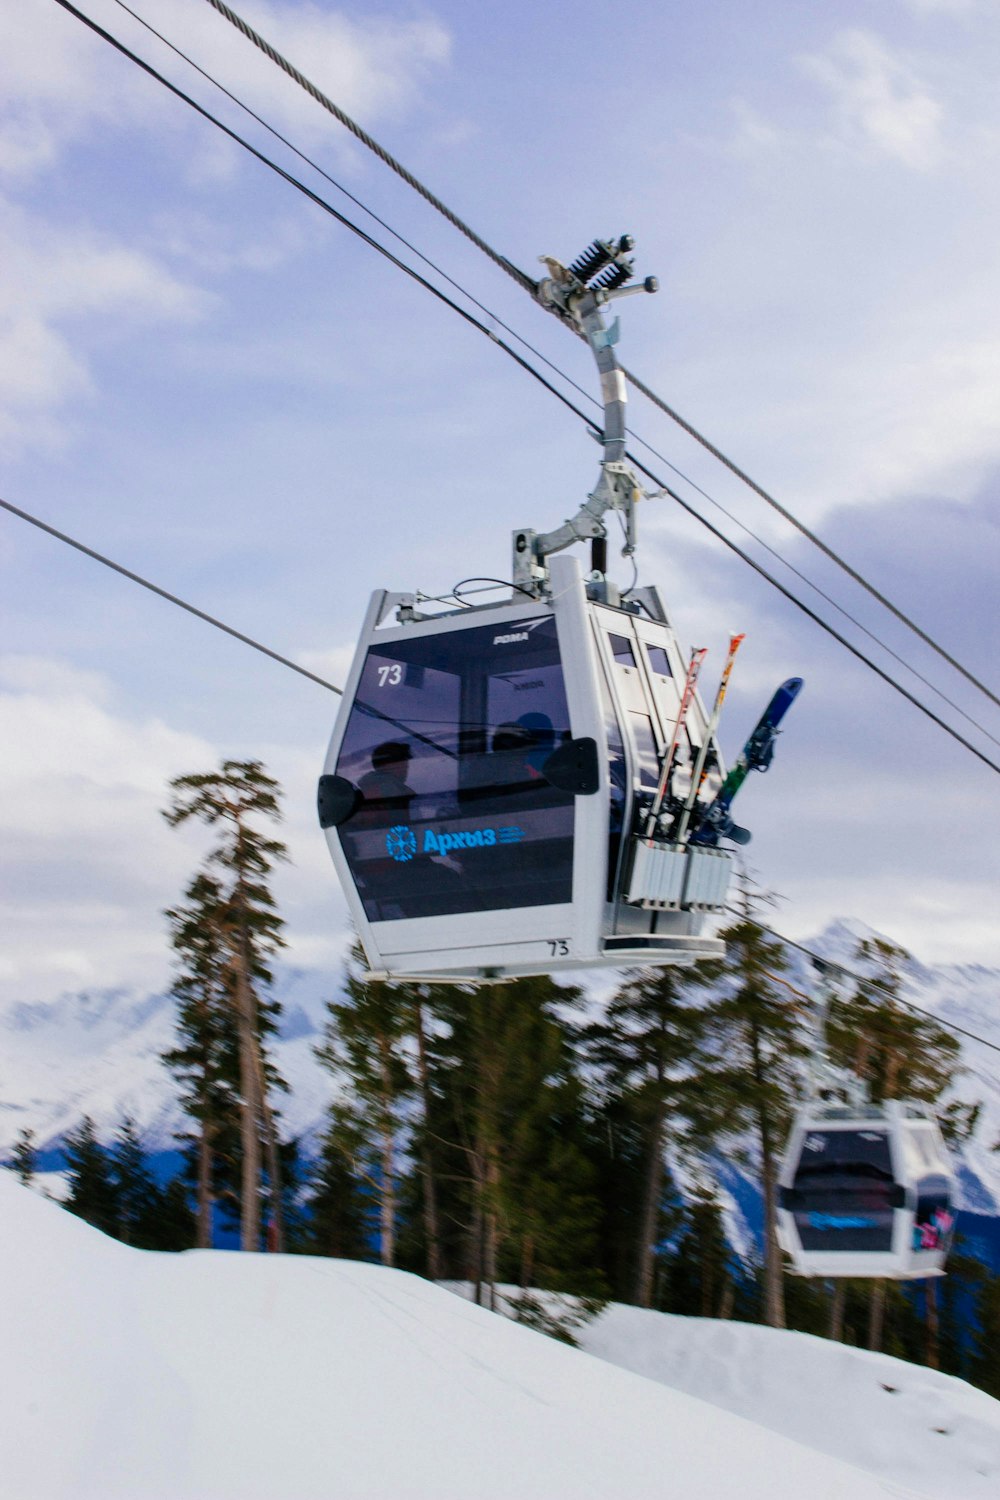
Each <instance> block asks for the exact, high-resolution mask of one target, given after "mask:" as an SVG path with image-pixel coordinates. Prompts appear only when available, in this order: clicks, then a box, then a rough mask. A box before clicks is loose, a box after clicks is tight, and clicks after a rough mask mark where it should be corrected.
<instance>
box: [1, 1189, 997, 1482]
mask: <svg viewBox="0 0 1000 1500" xmlns="http://www.w3.org/2000/svg"><path fill="white" fill-rule="evenodd" d="M0 1214H2V1218H3V1223H4V1235H3V1238H2V1242H0V1278H2V1282H0V1284H2V1286H3V1296H2V1298H0V1309H2V1311H0V1475H2V1480H0V1488H2V1492H3V1494H4V1496H5V1497H9V1500H98V1497H99V1500H320V1497H322V1500H408V1497H409V1500H416V1497H428V1500H430V1497H434V1500H459V1497H461V1500H501V1497H503V1500H522V1497H523V1500H534V1497H537V1500H542V1497H544V1500H561V1497H566V1500H570V1497H572V1500H590V1497H594V1500H596V1497H608V1500H610V1497H615V1500H617V1497H620V1496H627V1497H629V1500H643V1497H647V1496H648V1497H653V1496H657V1497H663V1496H664V1495H666V1494H671V1495H683V1496H684V1497H685V1500H721V1497H725V1496H730V1495H738V1496H739V1497H740V1500H802V1497H804V1496H808V1497H809V1500H874V1497H882V1500H885V1497H887V1496H894V1497H897V1500H899V1497H903V1496H906V1495H914V1494H922V1495H931V1494H933V1495H935V1496H937V1497H955V1500H958V1497H964V1496H966V1495H968V1496H973V1495H976V1496H978V1495H986V1494H994V1495H995V1494H996V1492H997V1484H998V1479H1000V1405H998V1404H997V1403H995V1402H991V1401H990V1400H989V1398H987V1397H985V1396H977V1394H976V1393H973V1392H969V1390H968V1388H967V1387H965V1386H963V1385H962V1384H961V1383H960V1382H955V1381H938V1380H936V1379H935V1377H933V1376H928V1375H926V1374H925V1373H924V1372H913V1375H912V1383H911V1385H910V1386H908V1387H907V1391H908V1395H912V1396H913V1397H914V1399H913V1400H912V1401H910V1400H908V1404H906V1405H905V1406H904V1405H902V1404H901V1405H900V1407H899V1409H900V1410H901V1411H903V1412H904V1418H903V1419H902V1421H901V1425H899V1426H898V1427H896V1428H894V1429H893V1431H892V1434H891V1437H890V1439H888V1440H887V1444H886V1446H887V1448H893V1449H897V1448H898V1451H897V1457H898V1467H897V1468H895V1469H894V1468H893V1466H892V1463H891V1461H890V1459H891V1455H888V1454H887V1455H883V1459H884V1461H883V1463H882V1469H883V1474H884V1475H886V1476H894V1477H881V1476H876V1475H873V1474H872V1473H869V1472H865V1471H864V1465H865V1464H866V1462H868V1461H869V1460H870V1457H871V1452H870V1450H871V1443H870V1442H869V1441H868V1439H867V1435H866V1433H863V1432H862V1431H859V1423H860V1426H861V1427H862V1428H865V1429H867V1428H868V1427H870V1426H871V1425H873V1421H877V1422H878V1423H879V1424H881V1423H882V1421H883V1416H882V1413H881V1412H878V1413H877V1416H874V1417H873V1419H870V1420H866V1419H865V1415H864V1408H865V1404H866V1401H867V1400H868V1394H867V1393H868V1391H869V1390H870V1383H869V1384H868V1385H866V1386H864V1388H863V1389H862V1391H861V1392H860V1393H855V1392H854V1391H853V1389H850V1390H845V1383H846V1385H847V1386H848V1387H851V1388H853V1386H854V1384H855V1383H856V1382H857V1381H858V1380H859V1379H860V1378H861V1374H862V1372H863V1371H864V1362H863V1361H862V1362H860V1363H857V1362H852V1361H850V1360H848V1361H847V1362H846V1363H845V1362H844V1361H843V1360H842V1359H841V1351H839V1350H838V1349H836V1347H835V1346H824V1347H825V1352H826V1354H827V1355H828V1356H829V1357H828V1358H827V1359H826V1360H824V1358H823V1357H822V1354H821V1353H820V1352H817V1351H813V1350H812V1347H811V1346H812V1344H813V1343H814V1342H816V1341H808V1340H807V1341H804V1345H805V1346H808V1347H809V1351H810V1352H809V1354H808V1356H806V1355H801V1356H800V1354H799V1353H798V1352H797V1351H798V1350H799V1348H800V1346H803V1341H802V1340H801V1339H800V1337H799V1336H797V1335H787V1336H784V1337H783V1338H782V1337H781V1336H778V1341H777V1342H774V1341H772V1342H771V1343H768V1341H767V1340H766V1339H765V1340H763V1341H761V1340H755V1341H754V1342H753V1343H752V1344H751V1343H748V1342H746V1341H745V1340H744V1341H741V1334H742V1333H743V1332H744V1331H743V1330H737V1329H735V1328H734V1327H730V1328H729V1329H727V1330H724V1331H725V1332H728V1333H729V1334H730V1335H731V1336H734V1343H733V1347H732V1349H730V1350H729V1351H728V1352H727V1351H726V1350H724V1349H722V1348H720V1347H714V1348H709V1347H707V1346H705V1344H704V1340H703V1331H702V1327H701V1325H700V1324H697V1323H696V1324H695V1325H693V1327H694V1334H695V1337H694V1339H693V1340H692V1342H691V1344H690V1351H691V1352H690V1358H689V1360H688V1363H687V1376H686V1378H687V1379H688V1380H689V1381H690V1382H691V1383H693V1384H698V1383H699V1382H700V1383H701V1384H702V1385H704V1386H705V1387H706V1391H710V1392H711V1394H712V1397H713V1401H712V1403H710V1402H708V1401H705V1400H698V1399H696V1398H695V1397H694V1396H691V1395H688V1394H685V1393H683V1392H682V1391H679V1390H675V1389H671V1388H669V1387H668V1386H667V1385H665V1384H662V1383H660V1378H661V1377H662V1375H663V1368H660V1369H658V1370H657V1371H654V1372H652V1373H655V1374H656V1377H657V1378H655V1379H648V1378H644V1376H643V1375H640V1374H634V1373H631V1372H629V1371H627V1370H624V1369H620V1368H616V1366H615V1365H614V1364H611V1363H606V1362H605V1361H603V1360H600V1359H596V1358H594V1357H592V1356H591V1355H588V1354H585V1353H581V1352H579V1351H576V1350H572V1349H568V1348H565V1347H564V1346H562V1345H559V1344H557V1343H554V1342H553V1341H551V1340H549V1339H546V1338H545V1337H543V1336H542V1335H540V1334H536V1333H533V1332H531V1331H529V1330H527V1329H524V1328H521V1327H518V1326H516V1325H514V1324H512V1323H510V1322H508V1321H506V1320H505V1319H502V1318H498V1317H496V1316H494V1315H492V1314H490V1313H487V1312H484V1311H482V1310H481V1309H479V1308H476V1307H472V1306H470V1305H469V1304H468V1303H467V1302H463V1301H460V1300H459V1299H457V1298H455V1297H453V1296H451V1295H450V1294H449V1293H448V1292H446V1291H443V1290H441V1289H439V1288H436V1287H433V1286H431V1285H429V1284H428V1283H426V1282H423V1281H421V1280H419V1279H418V1278H416V1277H413V1276H408V1275H405V1274H403V1273H401V1272H394V1271H385V1270H382V1269H380V1268H378V1267H374V1266H363V1265H357V1264H352V1263H349V1262H343V1261H324V1260H314V1259H305V1258H289V1259H285V1258H284V1257H278V1256H273V1257H271V1256H245V1255H235V1254H226V1253H220V1252H189V1253H188V1254H185V1255H176V1256H171V1255H154V1254H149V1253H146V1252H142V1251H136V1250H129V1249H127V1248H126V1247H124V1246H121V1245H118V1244H116V1243H114V1242H112V1241H110V1240H108V1239H106V1238H105V1237H104V1236H103V1235H101V1234H99V1233H98V1232H97V1231H96V1230H93V1229H90V1228H89V1227H88V1226H87V1225H85V1224H83V1223H81V1222H80V1221H79V1220H76V1219H74V1218H73V1217H72V1216H70V1215H69V1214H67V1213H66V1212H65V1211H64V1210H63V1209H61V1208H59V1207H58V1206H57V1205H55V1204H53V1203H49V1202H46V1201H45V1200H43V1199H42V1198H41V1197H39V1196H38V1195H37V1194H35V1193H32V1192H30V1191H28V1190H27V1189H25V1188H22V1187H21V1186H20V1185H19V1184H18V1183H17V1182H16V1181H15V1180H14V1179H13V1177H12V1176H11V1175H10V1174H9V1173H4V1172H0ZM628 1311H629V1310H628V1309H616V1310H615V1316H614V1318H612V1319H611V1320H610V1321H609V1322H608V1323H607V1324H606V1325H605V1326H606V1331H607V1333H608V1335H609V1336H611V1337H612V1341H613V1342H614V1341H615V1340H619V1341H624V1343H625V1344H628V1345H630V1346H633V1347H634V1350H635V1351H636V1352H638V1351H639V1350H640V1349H641V1348H645V1349H646V1351H647V1353H649V1358H650V1361H651V1362H652V1363H656V1361H655V1359H654V1357H653V1353H652V1352H650V1351H652V1350H653V1345H654V1344H655V1343H656V1338H655V1337H654V1336H653V1335H652V1334H649V1333H643V1334H642V1335H641V1337H640V1335H639V1334H638V1333H633V1332H630V1331H629V1329H628V1328H627V1326H626V1325H624V1324H620V1325H619V1319H618V1314H619V1313H621V1314H626V1315H627V1313H628ZM640 1316H641V1315H640ZM649 1318H650V1315H646V1322H645V1323H644V1324H643V1325H642V1326H643V1328H644V1329H646V1330H648V1329H650V1328H652V1327H654V1326H656V1324H655V1319H654V1321H653V1322H650V1321H649ZM668 1321H669V1323H670V1324H671V1330H670V1335H669V1341H670V1342H675V1341H676V1337H677V1332H676V1325H677V1324H678V1321H679V1320H668ZM681 1321H682V1320H681ZM597 1332H598V1330H597V1329H595V1335H596V1333H597ZM745 1332H747V1333H749V1334H751V1335H755V1334H756V1333H758V1332H759V1330H746V1331H745ZM620 1354H621V1349H620V1348H619V1350H618V1353H617V1354H616V1355H615V1357H616V1358H618V1357H620ZM748 1354H749V1356H750V1357H751V1358H752V1360H753V1363H754V1367H755V1369H756V1372H757V1378H758V1380H759V1383H760V1384H761V1385H766V1384H767V1382H769V1381H771V1380H774V1381H777V1380H779V1379H784V1378H785V1376H784V1373H783V1368H784V1365H785V1362H786V1360H789V1359H790V1360H792V1361H793V1362H795V1369H794V1371H793V1374H792V1378H789V1380H788V1382H787V1384H788V1390H789V1392H790V1395H791V1396H792V1397H795V1399H796V1400H797V1401H798V1402H799V1403H806V1404H808V1406H809V1408H810V1409H811V1410H815V1411H817V1412H819V1411H820V1410H823V1409H825V1410H826V1412H827V1413H828V1426H829V1427H830V1428H831V1429H833V1430H834V1431H837V1430H839V1432H840V1441H839V1446H838V1454H839V1456H837V1457H834V1456H831V1455H830V1453H829V1451H827V1452H823V1453H820V1452H818V1451H817V1449H816V1448H815V1447H808V1446H806V1445H805V1444H804V1443H800V1442H794V1441H792V1440H791V1439H790V1438H788V1437H784V1436H781V1435H779V1434H778V1433H777V1432H775V1431H772V1430H769V1427H770V1426H771V1425H773V1424H770V1423H769V1424H767V1425H761V1424H759V1423H757V1422H751V1421H747V1420H744V1419H743V1418H741V1417H739V1416H736V1415H733V1414H732V1413H731V1412H730V1411H724V1410H722V1409H721V1407H720V1406H719V1405H718V1404H714V1403H715V1402H716V1400H721V1401H724V1402H727V1403H728V1404H730V1405H732V1404H734V1391H735V1390H737V1389H738V1388H739V1387H740V1385H741V1384H742V1385H750V1384H752V1381H751V1380H750V1378H749V1375H748V1372H747V1370H746V1369H744V1362H745V1360H746V1358H747V1356H748ZM645 1357H646V1355H645V1354H644V1355H643V1358H644V1359H645ZM803 1361H806V1363H803ZM809 1361H811V1363H810V1362H809ZM682 1363H683V1362H682ZM673 1368H674V1373H675V1374H676V1373H677V1368H678V1364H677V1360H676V1358H675V1359H674V1366H673ZM699 1369H700V1370H701V1371H702V1373H701V1374H698V1373H697V1372H698V1370H699ZM893 1369H895V1370H899V1371H903V1372H906V1367H899V1366H896V1365H895V1364H894V1363H893ZM692 1372H693V1373H692ZM806 1378H808V1380H809V1382H810V1387H809V1389H808V1391H806V1390H803V1389H802V1384H803V1383H804V1381H805V1380H806ZM716 1386H718V1387H719V1389H716ZM921 1390H924V1391H927V1392H931V1393H933V1402H932V1404H933V1419H934V1420H936V1421H937V1420H940V1421H942V1422H947V1423H948V1424H949V1426H950V1427H951V1429H952V1431H951V1432H950V1435H949V1436H948V1437H947V1438H946V1437H942V1438H941V1448H940V1452H939V1456H938V1457H937V1458H936V1459H927V1458H922V1459H921V1463H922V1465H923V1468H922V1471H921V1475H920V1478H921V1483H920V1484H919V1485H917V1484H914V1483H913V1478H914V1475H913V1469H914V1462H913V1457H912V1455H913V1452H914V1451H915V1445H917V1444H918V1443H919V1442H920V1441H922V1430H923V1427H924V1426H926V1421H927V1417H928V1409H927V1407H926V1403H925V1404H924V1405H923V1406H922V1405H921V1398H920V1395H919V1393H920V1391H921ZM796 1393H797V1395H796ZM855 1394H857V1400H855ZM872 1410H873V1413H874V1410H875V1409H874V1407H873V1408H872ZM859 1413H860V1415H859ZM863 1438H864V1439H865V1440H864V1441H863V1440H862V1439H863ZM818 1446H819V1443H818V1442H817V1447H818ZM822 1446H824V1447H825V1448H826V1449H827V1450H829V1449H830V1447H831V1446H837V1445H833V1444H831V1441H830V1439H829V1435H826V1440H825V1441H824V1443H823V1445H822ZM921 1451H922V1450H921ZM977 1485H978V1488H977V1487H976V1486H977Z"/></svg>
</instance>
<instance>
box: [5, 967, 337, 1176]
mask: <svg viewBox="0 0 1000 1500" xmlns="http://www.w3.org/2000/svg"><path fill="white" fill-rule="evenodd" d="M335 990H336V985H334V984H332V983H331V984H330V985H329V986H328V987H327V988H324V986H323V983H322V981H320V980H319V979H318V977H317V976H315V975H311V974H305V973H298V972H295V971H289V970H286V971H285V972H283V973H282V974H280V976H279V980H278V984H277V987H276V992H275V993H276V995H277V998H278V999H279V1000H280V1001H281V1002H282V1005H283V1006H284V1016H283V1024H282V1032H281V1037H280V1039H279V1041H278V1042H277V1045H276V1048H275V1060H276V1062H277V1064H278V1067H279V1069H280V1070H281V1072H282V1074H283V1075H284V1077H285V1079H286V1080H287V1082H288V1084H289V1092H288V1094H287V1095H286V1096H283V1097H282V1099H281V1102H280V1106H279V1107H280V1112H281V1117H282V1121H283V1122H284V1129H285V1131H286V1132H288V1133H290V1134H292V1135H302V1134H306V1133H308V1132H309V1131H311V1130H312V1129H314V1128H315V1127H316V1126H317V1125H318V1124H319V1123H320V1121H321V1120H322V1118H323V1116H324V1113H325V1111H326V1109H327V1107H328V1105H329V1103H330V1100H331V1097H332V1092H333V1084H332V1080H331V1078H330V1075H329V1074H328V1073H326V1072H324V1070H323V1069H322V1068H321V1067H320V1065H319V1063H318V1062H317V1061H316V1058H315V1056H314V1052H313V1049H314V1047H315V1045H316V1043H317V1041H318V1040H319V1037H320V1034H321V1031H322V1027H323V1012H324V1002H325V996H326V995H332V994H333V993H335ZM174 1014H175V1005H174V1002H173V1000H172V999H171V997H170V996H169V995H166V994H160V995H136V994H133V993H129V992H128V991H124V990H84V991H82V992H78V993H73V994H69V993H68V994H64V995H61V996H60V997H59V999H58V1000H55V1001H52V1002H51V1003H48V1004H34V1005H17V1004H15V1005H13V1006H10V1007H9V1008H8V1009H7V1010H6V1011H3V1012H0V1158H2V1157H3V1156H4V1155H6V1154H7V1153H8V1152H9V1150H10V1148H11V1146H12V1145H13V1143H14V1141H15V1139H16V1137H17V1134H18V1132H19V1131H20V1130H22V1129H24V1128H28V1129H31V1130H33V1131H34V1132H35V1138H36V1144H37V1145H38V1147H39V1148H43V1149H44V1148H45V1147H47V1146H51V1145H55V1144H56V1143H58V1141H59V1140H60V1139H61V1137H62V1136H63V1135H64V1134H65V1132H66V1131H67V1130H71V1129H74V1128H75V1127H76V1126H77V1125H78V1124H79V1123H80V1120H81V1119H82V1117H83V1116H84V1115H85V1114H86V1115H89V1116H90V1117H91V1119H92V1120H93V1121H94V1122H95V1124H96V1126H97V1130H98V1134H99V1135H101V1136H102V1137H104V1138H110V1137H111V1135H113V1133H114V1131H115V1130H116V1129H117V1127H118V1125H119V1124H120V1123H121V1120H122V1117H123V1115H125V1114H129V1115H131V1116H132V1118H133V1119H134V1120H135V1121H136V1123H137V1124H138V1126H139V1130H140V1133H141V1135H142V1139H143V1143H144V1145H145V1146H146V1147H147V1149H148V1150H150V1151H169V1150H171V1149H173V1148H174V1146H175V1140H174V1136H175V1132H177V1131H179V1130H181V1129H183V1128H184V1116H183V1115H182V1113H181V1111H180V1108H179V1107H178V1103H177V1088H176V1084H175V1082H174V1079H173V1076H172V1075H171V1074H170V1073H169V1072H168V1071H167V1069H166V1068H165V1067H164V1065H163V1063H162V1061H161V1058H162V1055H163V1053H164V1052H165V1051H167V1050H168V1048H170V1047H171V1046H173V1045H174V1041H175V1037H174Z"/></svg>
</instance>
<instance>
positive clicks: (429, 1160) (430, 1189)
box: [415, 1000, 444, 1281]
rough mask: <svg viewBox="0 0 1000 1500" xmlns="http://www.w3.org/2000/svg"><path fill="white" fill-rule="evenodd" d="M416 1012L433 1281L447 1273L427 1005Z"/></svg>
mask: <svg viewBox="0 0 1000 1500" xmlns="http://www.w3.org/2000/svg"><path fill="white" fill-rule="evenodd" d="M415 1011H416V1033H417V1083H418V1087H419V1089H420V1106H421V1108H422V1110H423V1112H424V1134H423V1145H422V1147H421V1152H420V1169H421V1174H422V1176H423V1188H424V1192H423V1199H424V1239H425V1240H426V1241H427V1275H428V1276H429V1277H430V1279H431V1281H440V1280H441V1277H442V1276H443V1274H444V1272H443V1268H442V1264H441V1229H440V1222H439V1219H438V1206H437V1177H436V1175H435V1171H434V1153H433V1151H432V1149H431V1143H430V1136H429V1133H428V1132H429V1128H430V1127H429V1120H430V1084H429V1081H428V1073H427V1038H426V1035H425V1033H424V1008H423V1006H422V1005H421V1003H420V1001H419V1000H418V1001H417V1003H416V1006H415Z"/></svg>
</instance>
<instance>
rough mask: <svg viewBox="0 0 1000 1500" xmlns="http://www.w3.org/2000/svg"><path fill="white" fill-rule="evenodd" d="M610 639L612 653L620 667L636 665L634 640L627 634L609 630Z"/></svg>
mask: <svg viewBox="0 0 1000 1500" xmlns="http://www.w3.org/2000/svg"><path fill="white" fill-rule="evenodd" d="M608 640H609V641H610V642H611V655H612V656H613V657H614V659H615V661H616V662H617V663H618V665H619V666H620V667H634V666H635V664H636V661H635V652H634V651H633V650H632V642H631V641H630V640H629V638H628V636H627V635H614V634H612V633H610V632H609V634H608Z"/></svg>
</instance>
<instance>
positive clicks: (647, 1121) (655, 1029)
mask: <svg viewBox="0 0 1000 1500" xmlns="http://www.w3.org/2000/svg"><path fill="white" fill-rule="evenodd" d="M716 972H717V971H716V970H714V969H711V968H709V967H708V966H701V967H700V968H699V969H694V970H685V971H681V970H678V969H643V970H640V971H638V972H637V973H635V974H633V975H631V976H630V977H629V978H628V979H627V980H626V982H625V983H624V984H623V985H622V986H621V988H620V989H619V990H618V992H617V993H616V994H615V995H614V996H613V997H612V999H611V1001H610V1002H609V1004H608V1006H607V1010H606V1012H605V1015H604V1018H603V1020H602V1021H600V1022H598V1023H595V1024H594V1025H592V1026H590V1027H589V1028H588V1030H587V1034H586V1035H587V1043H588V1057H589V1060H590V1062H591V1063H592V1064H593V1065H594V1066H595V1067H596V1069H597V1072H598V1076H599V1079H600V1083H601V1087H602V1088H603V1090H604V1093H605V1108H607V1105H608V1103H610V1101H611V1100H612V1099H613V1100H615V1101H616V1103H617V1105H618V1108H619V1110H620V1111H621V1112H622V1113H624V1114H627V1115H629V1116H630V1117H631V1119H632V1121H633V1122H634V1125H635V1127H636V1129H637V1132H638V1136H639V1139H640V1140H641V1152H642V1157H643V1161H644V1166H643V1176H642V1187H641V1196H640V1199H639V1203H638V1206H637V1213H636V1214H635V1222H634V1230H635V1241H634V1245H633V1250H632V1257H631V1258H632V1264H633V1268H634V1272H633V1275H634V1279H633V1281H632V1285H631V1287H630V1289H629V1297H630V1300H632V1301H634V1302H635V1303H637V1304H638V1306H640V1307H651V1306H652V1305H653V1282H654V1272H655V1265H656V1254H657V1245H658V1243H659V1241H660V1237H661V1235H660V1229H661V1224H660V1221H661V1214H662V1206H663V1190H664V1151H665V1148H666V1145H667V1138H668V1135H669V1136H670V1138H671V1139H672V1141H673V1143H674V1144H675V1145H676V1146H678V1147H680V1148H681V1149H683V1148H685V1147H687V1148H691V1147H692V1145H693V1144H694V1146H695V1150H696V1153H697V1154H699V1155H700V1154H701V1153H703V1152H704V1150H705V1149H706V1146H707V1143H708V1141H709V1138H710V1136H711V1134H712V1132H713V1130H717V1129H718V1127H719V1125H720V1124H721V1119H722V1114H721V1101H720V1100H719V1099H718V1097H716V1098H715V1099H714V1100H713V1096H712V1091H711V1087H710V1080H711V1077H712V1075H713V1074H714V1072H715V1063H714V1061H713V1059H712V1057H711V1055H710V1053H709V1051H708V1049H707V1045H706V1044H707V1028H708V1023H709V1020H710V1015H711V1012H710V1010H709V1009H707V1008H703V1007H699V1006H698V1005H697V1004H695V1003H692V1002H693V999H694V996H695V994H696V991H697V990H698V988H700V987H701V986H703V985H705V984H706V983H707V982H708V981H709V979H710V978H712V977H714V975H715V973H716ZM713 1105H714V1115H713Z"/></svg>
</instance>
